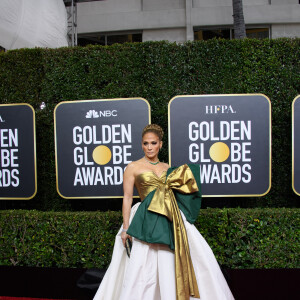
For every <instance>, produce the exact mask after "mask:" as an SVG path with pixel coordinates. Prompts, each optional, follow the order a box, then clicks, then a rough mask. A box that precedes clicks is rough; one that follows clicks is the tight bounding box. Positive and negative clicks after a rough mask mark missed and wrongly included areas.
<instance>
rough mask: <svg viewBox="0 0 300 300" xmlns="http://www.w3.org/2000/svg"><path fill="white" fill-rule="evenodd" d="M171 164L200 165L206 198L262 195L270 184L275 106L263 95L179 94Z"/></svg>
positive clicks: (172, 106) (172, 115)
mask: <svg viewBox="0 0 300 300" xmlns="http://www.w3.org/2000/svg"><path fill="white" fill-rule="evenodd" d="M169 153H170V164H171V165H181V164H184V163H193V164H199V166H200V174H201V183H202V193H203V196H207V197H212V196H224V197H226V196H227V197H229V196H263V195H265V194H266V193H268V191H269V190H270V187H271V105H270V100H269V99H268V98H267V97H266V96H264V95H262V94H245V95H204V96H176V97H174V98H173V99H172V100H171V101H170V103H169Z"/></svg>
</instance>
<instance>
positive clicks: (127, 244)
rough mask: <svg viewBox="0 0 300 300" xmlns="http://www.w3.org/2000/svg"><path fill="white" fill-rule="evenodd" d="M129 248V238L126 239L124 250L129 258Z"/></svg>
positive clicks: (130, 246)
mask: <svg viewBox="0 0 300 300" xmlns="http://www.w3.org/2000/svg"><path fill="white" fill-rule="evenodd" d="M131 248H132V242H131V240H130V239H129V238H127V239H126V241H125V249H126V253H127V255H128V257H130V253H131Z"/></svg>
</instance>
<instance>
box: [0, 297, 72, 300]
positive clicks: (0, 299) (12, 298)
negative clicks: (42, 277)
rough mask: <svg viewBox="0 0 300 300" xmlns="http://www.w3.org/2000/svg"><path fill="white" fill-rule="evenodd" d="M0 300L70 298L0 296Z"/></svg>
mask: <svg viewBox="0 0 300 300" xmlns="http://www.w3.org/2000/svg"><path fill="white" fill-rule="evenodd" d="M0 300H70V299H48V298H26V297H6V296H0Z"/></svg>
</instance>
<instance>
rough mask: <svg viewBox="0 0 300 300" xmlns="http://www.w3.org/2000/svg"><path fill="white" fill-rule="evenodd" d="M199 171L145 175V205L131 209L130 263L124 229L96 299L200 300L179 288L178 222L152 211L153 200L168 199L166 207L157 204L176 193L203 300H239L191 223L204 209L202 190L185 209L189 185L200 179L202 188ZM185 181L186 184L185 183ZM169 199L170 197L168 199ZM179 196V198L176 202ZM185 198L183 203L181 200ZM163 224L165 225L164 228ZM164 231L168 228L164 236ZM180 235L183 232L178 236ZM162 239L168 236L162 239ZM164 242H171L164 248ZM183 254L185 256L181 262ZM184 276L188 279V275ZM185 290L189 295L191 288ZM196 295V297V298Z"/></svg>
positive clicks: (141, 183) (140, 180) (141, 180)
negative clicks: (200, 210) (123, 234)
mask: <svg viewBox="0 0 300 300" xmlns="http://www.w3.org/2000/svg"><path fill="white" fill-rule="evenodd" d="M198 169H199V167H198V168H195V167H194V166H193V165H183V166H180V167H179V168H170V169H169V170H168V172H167V174H166V173H165V172H164V173H163V174H161V176H157V175H156V174H155V173H153V172H146V173H143V174H140V175H139V176H137V177H136V180H135V186H136V188H137V190H138V192H139V195H140V197H141V199H142V202H140V203H137V204H135V205H134V206H133V207H132V209H131V214H130V227H129V229H128V233H129V234H130V235H132V236H133V238H132V241H133V242H132V250H131V254H130V258H129V257H128V256H127V253H126V250H125V248H124V246H123V243H122V240H121V233H122V227H121V228H120V230H119V232H118V234H117V235H116V239H115V245H114V249H113V254H112V260H111V263H110V266H109V268H108V269H107V271H106V274H105V276H104V278H103V280H102V282H101V284H100V286H99V289H98V291H97V293H96V295H95V296H94V300H183V299H184V300H186V299H198V298H194V297H193V296H191V295H194V294H193V293H190V292H188V293H184V292H182V291H181V292H182V293H181V292H180V291H179V289H180V288H178V286H179V285H180V281H177V280H178V276H180V274H179V273H178V272H177V271H176V270H177V269H176V267H178V264H179V263H178V261H177V260H176V259H175V258H176V254H174V253H176V246H177V248H179V246H178V244H176V242H175V246H174V239H173V236H174V233H173V232H177V230H176V228H173V227H172V226H173V225H172V223H173V222H171V221H170V220H168V218H167V217H165V216H163V215H161V212H160V213H155V212H154V211H155V209H154V210H152V211H151V209H152V208H153V202H154V200H153V199H155V198H156V201H160V200H161V199H162V198H165V199H164V200H163V201H162V202H160V203H158V202H157V203H158V204H159V205H161V204H162V203H163V202H167V203H169V200H170V197H169V196H168V195H169V194H173V191H175V192H174V194H175V196H176V201H177V202H178V203H177V204H178V207H179V208H180V213H179V219H181V221H182V224H183V225H184V227H185V231H186V236H187V240H188V246H187V247H188V248H189V249H188V250H189V253H190V259H191V262H192V267H193V271H194V274H195V279H196V288H198V291H199V294H200V299H201V300H225V299H226V300H227V299H234V297H233V295H232V293H231V291H230V289H229V287H228V285H227V282H226V280H225V278H224V276H223V274H222V272H221V270H220V267H219V265H218V263H217V261H216V259H215V256H214V254H213V252H212V250H211V249H210V247H209V245H208V244H207V242H206V241H205V239H204V238H203V237H202V235H201V234H200V233H199V231H198V230H197V229H196V227H195V226H194V225H193V224H192V223H193V221H195V219H196V217H197V215H198V212H199V209H197V208H200V205H201V204H200V203H201V198H199V197H200V191H199V190H198V191H197V192H195V191H194V192H193V193H191V194H192V195H193V197H192V198H189V199H188V201H190V203H192V205H188V204H186V203H187V202H186V198H185V197H186V196H187V194H188V193H189V192H188V191H187V190H186V187H187V186H189V185H190V183H191V180H194V181H195V178H196V182H197V185H198V186H199V185H200V183H199V181H198V180H197V179H198V178H199V177H198V176H199V174H197V172H198V171H197V170H198ZM191 170H192V171H193V172H191ZM183 177H184V180H182V178H183ZM183 181H184V182H183ZM194 183H195V182H194ZM197 185H196V186H197ZM182 186H184V188H183V189H181V187H182ZM170 189H173V191H172V192H171V193H169V191H170ZM166 194H167V197H165V196H164V195H166ZM178 195H179V197H177V196H178ZM188 196H189V195H188ZM180 197H181V199H179V198H180ZM171 198H172V196H171ZM174 198H175V197H174ZM151 202H152V204H151ZM151 205H152V206H151ZM167 205H168V204H167ZM169 207H170V206H169ZM149 211H150V212H149ZM178 211H179V210H178ZM149 214H150V216H149ZM180 216H181V218H180ZM173 221H174V222H175V217H173ZM150 222H151V223H150ZM159 223H161V224H160V225H159ZM166 224H169V225H166ZM159 226H161V227H162V228H163V231H162V230H161V228H159ZM131 227H132V228H133V229H131ZM166 227H169V228H166ZM181 228H182V227H181ZM173 230H174V231H173ZM168 231H169V232H171V234H169V233H168V235H169V236H167V235H166V234H165V233H166V232H168ZM172 231H173V232H172ZM157 232H158V233H157ZM179 234H181V233H180V232H179ZM137 236H138V237H139V238H137ZM161 236H164V237H162V238H161ZM164 239H169V240H168V241H167V242H164V241H163V242H164V243H161V241H162V240H164ZM175 240H176V238H175ZM174 247H175V251H174V250H171V249H170V248H172V249H174ZM181 255H182V252H180V254H179V257H180V256H181ZM181 263H182V262H181ZM176 264H177V266H176ZM178 274H179V275H178ZM183 275H184V276H185V274H183ZM186 280H188V279H186V277H185V279H184V282H185V283H184V285H188V283H186ZM178 282H179V283H178ZM184 289H185V291H189V288H188V287H185V288H184ZM194 296H195V297H197V295H194Z"/></svg>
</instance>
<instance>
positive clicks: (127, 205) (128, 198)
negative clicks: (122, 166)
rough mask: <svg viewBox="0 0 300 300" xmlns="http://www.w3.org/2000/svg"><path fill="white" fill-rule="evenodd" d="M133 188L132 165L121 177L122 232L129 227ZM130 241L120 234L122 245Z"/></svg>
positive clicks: (125, 235) (123, 234)
mask: <svg viewBox="0 0 300 300" xmlns="http://www.w3.org/2000/svg"><path fill="white" fill-rule="evenodd" d="M133 187H134V167H133V166H132V165H128V166H127V168H126V170H125V172H124V176H123V190H124V197H123V206H122V214H123V230H127V229H128V227H129V217H130V210H131V205H132V196H133ZM128 237H129V238H130V239H131V236H129V235H128V234H127V233H126V232H125V231H123V232H122V234H121V239H122V242H123V245H124V246H125V241H126V239H127V238H128Z"/></svg>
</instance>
